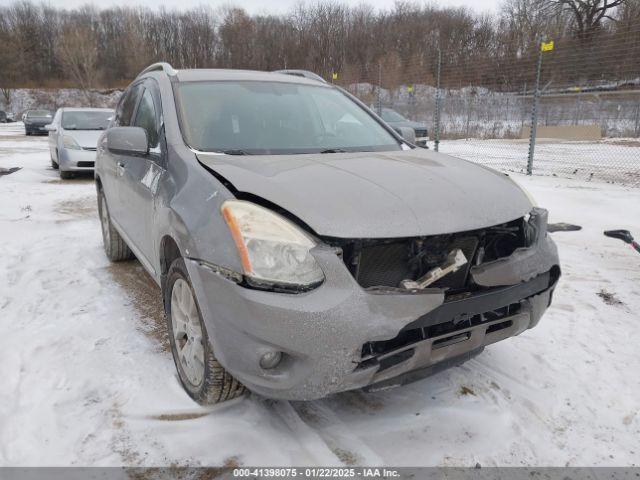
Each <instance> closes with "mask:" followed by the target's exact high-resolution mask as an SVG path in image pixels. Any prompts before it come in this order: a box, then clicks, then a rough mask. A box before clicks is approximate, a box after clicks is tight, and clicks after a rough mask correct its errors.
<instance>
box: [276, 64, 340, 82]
mask: <svg viewBox="0 0 640 480" xmlns="http://www.w3.org/2000/svg"><path fill="white" fill-rule="evenodd" d="M273 73H284V74H285V75H293V76H294V77H303V78H309V79H311V80H316V81H318V82H322V83H327V81H326V80H325V79H324V78H322V77H321V76H320V75H318V74H317V73H313V72H310V71H309V70H292V69H289V68H287V69H284V70H276V71H274V72H273Z"/></svg>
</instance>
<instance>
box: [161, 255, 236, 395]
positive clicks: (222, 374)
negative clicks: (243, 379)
mask: <svg viewBox="0 0 640 480" xmlns="http://www.w3.org/2000/svg"><path fill="white" fill-rule="evenodd" d="M163 293H164V298H165V310H166V313H167V327H168V329H169V340H170V342H171V352H172V353H173V359H174V361H175V364H176V368H177V370H178V376H179V378H180V383H182V386H183V387H184V389H185V390H186V391H187V393H188V394H189V396H190V397H191V398H193V399H194V400H195V401H196V402H198V403H199V404H201V405H211V404H215V403H220V402H224V401H226V400H231V399H232V398H236V397H238V396H240V395H242V394H243V393H244V391H245V388H244V386H243V385H242V384H241V383H240V382H238V381H237V380H236V379H234V378H233V377H232V376H231V374H229V373H228V372H227V371H226V370H225V368H224V367H223V366H222V365H220V363H219V362H218V360H216V357H215V356H214V354H213V349H212V347H211V343H210V342H209V336H208V335H207V330H206V327H205V325H204V322H203V321H202V315H201V314H200V308H199V307H198V304H197V302H196V298H195V294H194V293H193V287H192V286H191V282H190V280H189V275H188V274H187V269H186V266H185V264H184V260H183V259H181V258H178V259H176V260H174V261H173V263H172V264H171V267H169V273H168V275H167V281H166V283H165V290H164V292H163Z"/></svg>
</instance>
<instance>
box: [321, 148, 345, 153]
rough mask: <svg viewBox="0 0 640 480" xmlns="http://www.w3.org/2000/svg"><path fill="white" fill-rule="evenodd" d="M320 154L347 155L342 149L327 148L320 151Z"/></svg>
mask: <svg viewBox="0 0 640 480" xmlns="http://www.w3.org/2000/svg"><path fill="white" fill-rule="evenodd" d="M320 153H347V151H346V150H343V149H342V148H327V149H326V150H322V151H321V152H320Z"/></svg>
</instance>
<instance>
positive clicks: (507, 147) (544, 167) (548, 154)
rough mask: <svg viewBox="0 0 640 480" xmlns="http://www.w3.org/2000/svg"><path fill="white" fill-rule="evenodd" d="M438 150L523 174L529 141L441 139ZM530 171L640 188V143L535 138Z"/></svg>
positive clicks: (620, 139) (618, 139) (626, 140)
mask: <svg viewBox="0 0 640 480" xmlns="http://www.w3.org/2000/svg"><path fill="white" fill-rule="evenodd" d="M440 151H441V152H443V153H448V154H450V155H454V156H459V157H462V158H464V159H466V160H471V161H474V162H479V163H483V164H485V165H488V166H490V167H493V168H497V169H503V170H508V171H512V172H523V173H524V172H526V169H527V158H528V152H529V141H528V140H475V139H469V140H442V142H441V143H440ZM533 171H534V173H536V174H538V175H560V176H567V177H576V178H580V179H584V180H591V179H595V180H600V181H604V182H613V183H620V184H625V185H632V186H640V141H639V140H638V139H637V138H616V139H613V138H611V139H603V140H601V141H599V142H572V141H564V140H551V139H538V140H537V141H536V147H535V155H534V161H533Z"/></svg>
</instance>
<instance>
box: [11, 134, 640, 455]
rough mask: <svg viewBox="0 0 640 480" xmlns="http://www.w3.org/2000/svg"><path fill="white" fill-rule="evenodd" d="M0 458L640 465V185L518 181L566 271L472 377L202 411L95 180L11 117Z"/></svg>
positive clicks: (155, 300)
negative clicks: (611, 231) (58, 162)
mask: <svg viewBox="0 0 640 480" xmlns="http://www.w3.org/2000/svg"><path fill="white" fill-rule="evenodd" d="M0 167H2V168H10V167H21V170H19V171H17V172H14V173H11V174H9V175H2V176H0V205H1V207H0V245H1V246H2V247H1V251H2V255H0V351H1V352H2V362H0V378H2V382H0V466H22V465H59V466H62V465H144V466H166V465H228V466H230V465H281V466H285V465H309V464H316V465H320V464H323V465H396V466H401V465H407V466H418V465H460V466H473V465H475V464H476V463H480V464H481V465H483V466H489V465H513V466H518V465H532V466H564V465H570V466H595V465H598V466H620V465H626V466H632V465H634V466H638V465H640V445H639V443H638V438H640V412H639V402H638V398H639V396H640V375H638V371H640V355H638V345H639V344H640V321H639V317H640V315H639V313H638V312H639V311H640V255H638V254H636V253H634V252H633V251H631V250H630V249H629V248H627V247H626V246H625V245H623V244H622V243H621V242H618V241H615V240H611V239H607V238H605V237H604V236H602V234H601V232H602V230H605V229H608V228H629V229H631V230H632V231H634V232H635V233H636V236H638V237H640V222H639V221H638V219H640V189H637V188H636V189H633V188H625V187H620V186H614V185H608V184H599V183H596V182H591V183H589V182H584V181H582V182H579V181H576V180H570V179H561V178H553V177H533V178H527V177H524V176H520V175H516V179H517V180H518V181H520V182H521V183H523V184H524V185H525V186H526V188H527V189H529V190H530V191H531V192H532V193H533V195H534V196H535V197H536V198H537V200H538V202H539V204H540V205H542V206H545V207H547V208H549V209H550V211H551V221H554V222H557V221H564V222H571V223H577V224H580V225H582V226H583V227H584V228H583V230H582V231H580V232H573V233H557V234H554V235H556V240H557V242H558V245H559V248H560V254H561V259H562V264H563V265H562V266H563V273H564V276H563V278H562V280H561V283H560V285H559V287H558V289H557V291H556V295H555V300H554V304H553V306H552V308H551V309H550V310H549V312H548V313H547V315H546V316H545V317H544V318H543V319H542V322H541V324H540V325H539V326H538V327H537V328H536V329H534V330H531V331H528V332H525V333H524V334H522V335H521V336H519V337H517V338H514V339H510V340H507V341H505V342H502V343H499V344H497V345H494V346H492V347H489V348H488V349H487V350H485V352H484V353H483V354H482V355H480V356H479V357H477V358H476V359H474V360H472V361H471V362H468V363H467V364H465V365H464V366H462V367H457V368H454V369H452V370H449V371H446V372H443V373H440V374H438V375H436V376H434V377H431V378H429V379H426V380H423V381H420V382H417V383H415V384H412V385H409V386H406V387H402V388H398V389H395V390H390V391H386V392H380V393H374V394H365V393H362V392H358V391H356V392H349V393H344V394H339V395H334V396H332V397H330V398H327V399H325V400H321V401H314V402H307V403H300V402H285V401H269V400H265V399H262V398H259V397H257V396H255V395H251V396H247V397H245V398H241V399H238V400H236V401H233V402H232V403H230V404H227V405H222V406H218V407H215V408H208V409H205V408H201V407H199V406H198V405H196V404H194V403H193V402H192V401H191V400H190V399H189V397H187V395H186V394H185V393H184V392H183V391H182V389H181V387H180V385H179V383H178V380H177V378H176V375H175V369H174V366H173V362H172V359H171V356H170V354H169V352H168V350H167V341H166V338H165V331H164V323H163V321H164V320H163V318H162V308H161V304H160V296H159V289H158V288H157V287H156V286H155V285H154V284H153V282H152V281H151V280H150V279H149V277H148V276H147V275H146V274H145V273H144V271H143V270H142V268H141V266H140V265H139V264H138V263H137V262H135V261H134V262H129V263H125V264H119V265H117V266H113V265H110V264H109V262H108V261H107V259H106V257H105V255H104V253H103V251H102V239H101V235H100V227H99V223H98V217H97V214H96V201H95V191H94V186H93V180H92V178H91V177H84V178H79V179H75V180H71V181H61V180H59V178H58V175H57V172H56V171H54V170H52V169H51V167H50V162H49V153H48V149H47V143H46V138H45V137H37V138H32V137H28V138H27V137H24V136H23V134H22V133H21V131H20V126H19V125H16V124H14V125H0Z"/></svg>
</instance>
